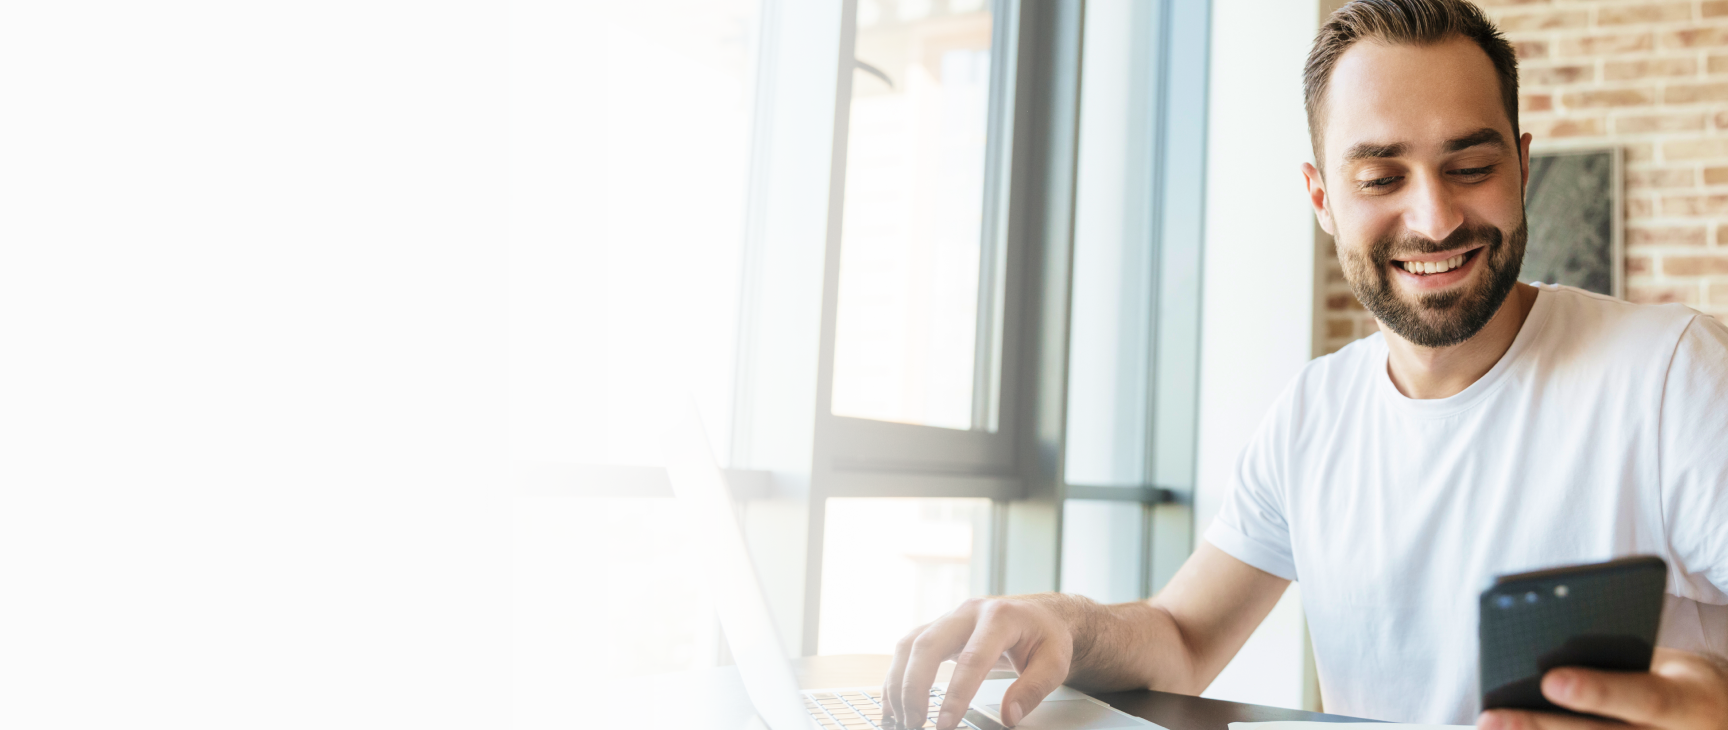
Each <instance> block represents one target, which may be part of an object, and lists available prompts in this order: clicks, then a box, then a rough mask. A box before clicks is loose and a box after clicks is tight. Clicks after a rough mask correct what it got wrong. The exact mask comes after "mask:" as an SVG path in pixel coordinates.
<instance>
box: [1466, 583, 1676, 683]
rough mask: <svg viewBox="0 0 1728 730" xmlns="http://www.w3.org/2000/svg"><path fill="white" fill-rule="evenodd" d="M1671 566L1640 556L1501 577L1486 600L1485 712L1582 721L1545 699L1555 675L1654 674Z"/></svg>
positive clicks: (1481, 631) (1481, 633)
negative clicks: (1581, 670)
mask: <svg viewBox="0 0 1728 730" xmlns="http://www.w3.org/2000/svg"><path fill="white" fill-rule="evenodd" d="M1667 583H1668V564H1667V563H1666V562H1663V560H1662V559H1661V558H1656V557H1648V556H1640V557H1631V558H1624V559H1621V560H1612V561H1609V562H1606V563H1594V564H1591V565H1575V566H1571V567H1566V568H1555V569H1552V570H1539V571H1536V572H1532V573H1518V574H1516V575H1503V576H1500V578H1499V579H1497V580H1495V581H1494V585H1493V586H1492V587H1490V588H1489V589H1488V590H1486V591H1483V592H1482V601H1481V606H1480V608H1479V610H1480V611H1481V622H1480V624H1479V625H1478V629H1477V640H1478V642H1479V643H1480V646H1481V662H1482V666H1481V674H1482V709H1484V710H1491V709H1495V708H1513V709H1524V710H1540V711H1544V712H1558V713H1563V714H1568V715H1581V714H1583V713H1576V712H1571V711H1569V710H1566V709H1564V708H1561V707H1560V706H1559V705H1556V704H1554V703H1552V702H1549V701H1548V700H1547V699H1546V698H1544V697H1543V696H1542V675H1543V674H1545V673H1547V671H1548V670H1550V669H1553V668H1555V667H1566V666H1571V667H1590V668H1593V669H1606V670H1610V671H1622V672H1647V671H1650V656H1651V654H1652V653H1653V652H1654V651H1655V649H1656V631H1657V629H1659V628H1660V624H1661V622H1662V594H1663V588H1664V586H1666V585H1667Z"/></svg>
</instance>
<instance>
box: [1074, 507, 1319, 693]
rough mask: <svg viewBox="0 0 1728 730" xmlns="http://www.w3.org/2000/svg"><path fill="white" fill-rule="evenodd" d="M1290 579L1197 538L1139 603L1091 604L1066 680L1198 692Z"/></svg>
mask: <svg viewBox="0 0 1728 730" xmlns="http://www.w3.org/2000/svg"><path fill="white" fill-rule="evenodd" d="M1289 585H1290V581H1287V580H1284V579H1283V578H1279V577H1278V576H1275V575H1272V574H1271V573H1267V572H1265V571H1263V570H1260V569H1259V568H1255V567H1253V566H1251V565H1248V564H1247V563H1244V562H1242V561H1240V560H1237V559H1236V558H1233V557H1231V556H1230V554H1229V553H1226V552H1224V551H1223V550H1219V549H1218V548H1216V547H1213V546H1212V543H1209V542H1206V541H1204V540H1202V541H1201V542H1200V547H1199V549H1197V550H1195V551H1194V554H1193V555H1191V556H1189V558H1188V560H1187V562H1185V563H1183V564H1182V569H1181V570H1179V571H1177V572H1176V576H1175V577H1174V578H1171V579H1170V584H1169V585H1167V586H1165V587H1164V590H1163V591H1160V592H1159V593H1158V595H1156V596H1154V597H1152V598H1151V599H1150V600H1146V601H1136V602H1133V603H1118V604H1115V605H1110V606H1098V605H1097V604H1093V605H1094V606H1095V608H1096V613H1097V616H1096V617H1095V618H1093V619H1092V620H1091V621H1089V622H1086V623H1085V624H1082V625H1081V626H1080V627H1079V628H1080V631H1079V632H1077V635H1076V640H1075V654H1076V656H1075V661H1074V662H1073V668H1072V670H1071V671H1070V673H1069V675H1068V680H1067V682H1066V683H1067V684H1068V685H1069V686H1072V687H1075V688H1078V689H1083V690H1087V691H1093V692H1113V691H1119V690H1125V689H1142V688H1145V689H1156V690H1162V691H1165V692H1179V693H1182V694H1199V693H1200V692H1202V691H1204V690H1205V689H1206V687H1207V686H1208V685H1210V684H1212V680H1213V679H1215V678H1217V677H1218V673H1219V672H1221V671H1224V665H1226V664H1229V663H1230V659H1231V658H1232V657H1234V656H1236V652H1237V651H1238V650H1240V649H1241V648H1242V645H1243V644H1245V643H1247V641H1248V637H1249V635H1251V634H1253V633H1254V629H1255V628H1257V627H1258V626H1259V625H1260V622H1261V621H1264V620H1266V615H1267V614H1269V613H1271V612H1272V607H1273V606H1275V605H1277V603H1278V598H1279V597H1280V596H1282V595H1284V589H1285V588H1286V587H1287V586H1289Z"/></svg>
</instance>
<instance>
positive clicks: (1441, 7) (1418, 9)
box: [1302, 0, 1519, 172]
mask: <svg viewBox="0 0 1728 730" xmlns="http://www.w3.org/2000/svg"><path fill="white" fill-rule="evenodd" d="M1454 37H1463V38H1468V39H1470V40H1471V41H1474V42H1475V43H1476V45H1477V47H1479V48H1481V49H1482V52H1483V53H1486V54H1488V60H1489V61H1491V62H1493V64H1494V72H1495V74H1496V75H1498V76H1499V77H1500V102H1501V103H1502V104H1504V105H1505V106H1506V118H1507V119H1510V120H1511V121H1512V138H1513V139H1517V138H1518V137H1519V134H1518V55H1517V54H1516V53H1515V52H1513V50H1512V44H1511V43H1508V42H1506V37H1505V36H1502V35H1500V29H1499V28H1496V27H1494V23H1493V22H1491V21H1489V20H1488V17H1487V16H1485V15H1483V14H1482V10H1481V9H1479V8H1477V7H1476V6H1475V5H1471V4H1470V3H1468V2H1465V0H1355V2H1352V3H1350V4H1348V5H1345V6H1344V7H1342V8H1339V9H1338V10H1337V12H1334V13H1332V17H1330V18H1327V19H1326V22H1325V23H1324V24H1322V25H1321V26H1320V32H1319V33H1318V34H1316V35H1315V36H1314V48H1313V49H1312V50H1310V51H1308V63H1307V64H1306V65H1305V66H1304V67H1303V69H1302V90H1303V94H1302V103H1303V106H1305V107H1307V110H1308V136H1309V138H1310V140H1311V141H1312V142H1313V145H1314V164H1315V166H1316V167H1319V168H1321V170H1322V172H1324V170H1325V166H1326V163H1325V161H1324V160H1322V159H1320V156H1321V154H1322V151H1321V141H1322V139H1323V138H1324V136H1325V135H1324V134H1323V129H1322V127H1323V126H1324V124H1325V121H1326V120H1325V117H1326V115H1325V113H1324V108H1325V104H1326V90H1327V86H1328V85H1330V83H1331V80H1332V67H1334V66H1336V65H1338V58H1339V57H1340V56H1343V55H1344V52H1345V51H1347V50H1350V47H1351V46H1353V45H1356V42H1357V41H1360V40H1377V41H1381V42H1383V43H1389V44H1405V45H1424V46H1425V45H1432V44H1435V43H1440V42H1443V41H1446V40H1450V39H1451V38H1454Z"/></svg>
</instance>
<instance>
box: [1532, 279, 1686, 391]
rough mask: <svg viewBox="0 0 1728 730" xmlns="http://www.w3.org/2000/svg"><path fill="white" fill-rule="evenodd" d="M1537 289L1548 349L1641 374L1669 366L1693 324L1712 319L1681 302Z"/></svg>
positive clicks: (1550, 287)
mask: <svg viewBox="0 0 1728 730" xmlns="http://www.w3.org/2000/svg"><path fill="white" fill-rule="evenodd" d="M1536 288H1537V289H1538V290H1540V291H1541V292H1542V299H1544V300H1546V304H1547V310H1548V313H1547V315H1546V317H1545V320H1544V322H1543V324H1542V327H1543V330H1544V331H1543V332H1542V333H1541V335H1542V336H1541V339H1542V340H1543V341H1544V343H1545V344H1546V347H1544V349H1547V350H1549V351H1550V352H1552V353H1554V354H1556V355H1562V356H1565V355H1572V356H1578V357H1586V358H1589V359H1591V360H1595V361H1598V362H1601V363H1603V364H1605V365H1614V364H1618V365H1621V366H1624V367H1635V368H1638V369H1639V370H1646V369H1647V368H1650V367H1652V366H1665V365H1666V364H1667V363H1668V361H1669V360H1670V359H1671V358H1672V357H1673V355H1674V351H1675V348H1676V347H1677V346H1678V345H1679V344H1680V341H1681V338H1682V336H1683V335H1685V333H1686V332H1687V330H1688V329H1690V328H1691V327H1692V325H1693V322H1695V321H1697V320H1699V319H1709V318H1707V317H1704V316H1703V315H1701V314H1699V313H1698V312H1697V311H1696V310H1693V309H1691V308H1690V307H1686V306H1684V305H1681V304H1634V303H1632V302H1628V301H1625V300H1622V299H1615V298H1613V297H1610V296H1604V295H1601V294H1596V293H1594V292H1587V291H1584V290H1582V289H1576V288H1573V287H1569V286H1557V285H1552V284H1538V285H1536ZM1710 321H1711V322H1714V321H1715V320H1710ZM1565 359H1567V358H1565V357H1562V358H1561V360H1562V361H1564V360H1565Z"/></svg>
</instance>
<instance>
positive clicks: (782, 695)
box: [665, 405, 1163, 730]
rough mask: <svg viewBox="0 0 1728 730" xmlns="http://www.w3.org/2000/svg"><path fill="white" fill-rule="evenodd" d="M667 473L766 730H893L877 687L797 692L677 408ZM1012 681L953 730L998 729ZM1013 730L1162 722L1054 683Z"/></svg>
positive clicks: (727, 493) (706, 467)
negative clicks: (707, 559)
mask: <svg viewBox="0 0 1728 730" xmlns="http://www.w3.org/2000/svg"><path fill="white" fill-rule="evenodd" d="M665 446H666V474H667V477H668V478H669V479H670V480H671V482H672V492H673V494H674V495H675V496H676V497H677V499H678V503H679V506H680V508H681V509H682V510H683V511H684V512H685V513H686V514H687V515H688V516H689V517H690V520H691V522H690V524H691V525H692V526H693V527H694V528H695V529H697V530H699V531H700V532H701V534H700V535H699V537H700V544H702V545H703V546H705V547H706V548H707V550H708V551H709V553H710V556H711V558H712V560H713V565H712V566H711V569H712V571H713V576H714V602H715V607H716V609H717V611H718V613H719V614H720V627H721V629H722V630H723V631H724V632H725V634H726V641H727V643H728V645H730V647H731V649H732V655H733V657H734V659H736V661H737V663H738V673H739V675H740V676H741V677H742V678H743V680H744V689H745V692H746V693H747V694H748V695H749V697H750V703H751V705H752V706H753V707H754V708H755V709H756V713H757V715H759V716H760V718H761V720H762V721H763V722H764V723H765V724H766V725H767V726H768V727H769V728H771V730H818V729H820V730H893V729H892V727H891V726H890V723H886V722H884V720H883V718H882V690H881V687H835V688H825V689H814V690H801V689H799V687H798V682H797V679H796V678H795V677H794V676H793V673H792V667H791V666H790V665H789V664H788V662H787V659H786V657H787V654H786V652H785V650H784V649H783V648H782V647H781V645H780V637H779V634H777V633H776V632H775V629H774V622H773V618H772V617H771V616H770V614H769V613H768V604H767V601H766V600H765V599H764V597H763V593H762V584H761V582H760V581H758V580H757V577H756V569H755V566H754V565H752V564H751V562H750V554H749V551H748V548H746V546H745V542H744V533H743V530H742V529H740V527H739V525H738V520H737V519H736V516H735V512H734V511H733V507H732V505H733V501H732V494H731V490H730V489H729V488H728V487H727V485H726V480H725V478H724V477H723V476H722V475H721V473H720V469H719V468H718V467H717V466H716V465H715V463H714V457H713V455H712V453H711V452H710V451H709V447H708V438H707V435H706V434H705V432H704V431H703V428H702V420H701V417H700V416H699V415H698V414H697V412H696V408H695V407H694V405H688V406H686V407H685V408H684V409H683V412H682V414H681V415H680V417H679V418H678V422H677V423H676V424H675V425H674V426H673V428H672V429H671V430H670V431H668V432H667V435H666V442H665ZM1013 682H1014V680H1012V679H990V680H985V681H984V684H983V686H982V687H981V688H979V690H978V693H977V694H976V695H975V696H974V697H973V698H972V702H971V706H970V707H969V708H968V710H967V712H966V716H965V718H964V719H963V720H962V721H961V723H960V725H959V727H961V728H966V729H967V730H1004V727H1003V725H1002V715H1001V702H1002V695H1003V693H1005V692H1006V691H1007V690H1008V686H1009V685H1010V684H1013ZM946 689H947V685H946V683H940V682H939V683H937V684H936V686H934V687H932V688H931V690H930V704H929V710H928V711H929V718H928V720H929V724H928V725H927V726H928V727H934V726H935V724H936V713H937V711H938V710H939V709H940V708H941V706H942V699H943V693H944V692H945V691H946ZM1015 727H1016V729H1017V730H1118V729H1119V728H1120V729H1127V728H1157V729H1158V730H1163V728H1161V727H1160V726H1158V725H1156V724H1153V723H1151V722H1148V721H1146V720H1143V719H1141V718H1138V717H1134V716H1133V715H1129V714H1127V713H1124V712H1122V711H1121V710H1117V709H1115V708H1113V707H1111V706H1109V705H1108V704H1105V703H1104V702H1101V701H1099V700H1097V699H1096V698H1093V697H1090V696H1087V695H1086V694H1085V693H1082V692H1080V691H1078V690H1075V689H1073V688H1070V687H1060V688H1058V689H1057V690H1056V691H1055V692H1053V693H1051V695H1050V696H1049V697H1047V698H1045V700H1044V702H1042V703H1041V704H1039V705H1038V707H1037V708H1035V709H1033V710H1032V712H1030V713H1028V714H1027V715H1026V717H1025V718H1023V719H1022V720H1021V722H1020V724H1019V725H1017V726H1015Z"/></svg>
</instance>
